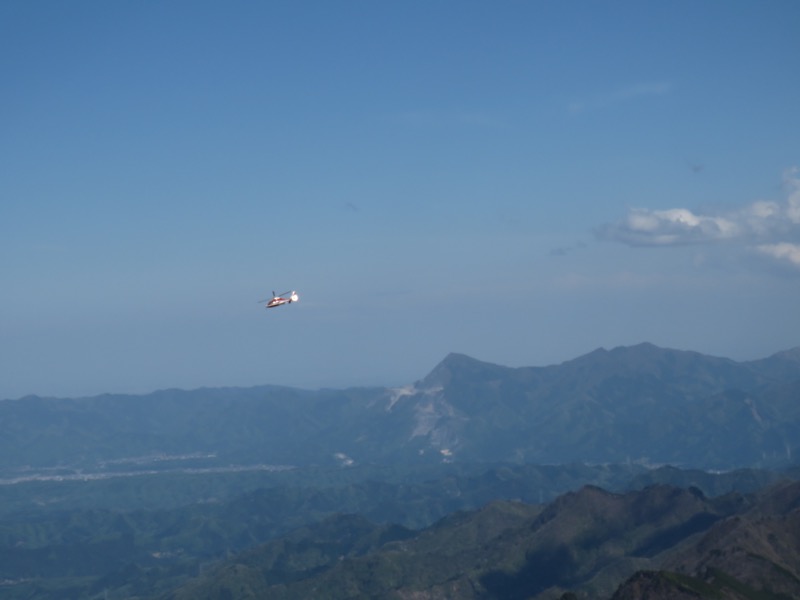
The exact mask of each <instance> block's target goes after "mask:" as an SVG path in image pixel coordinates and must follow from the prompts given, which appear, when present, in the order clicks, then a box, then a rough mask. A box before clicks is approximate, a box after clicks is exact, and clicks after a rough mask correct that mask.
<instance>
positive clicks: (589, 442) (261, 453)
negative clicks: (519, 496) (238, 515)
mask: <svg viewBox="0 0 800 600" xmlns="http://www.w3.org/2000/svg"><path fill="white" fill-rule="evenodd" d="M798 400H800V348H794V349H792V350H787V351H784V352H779V353H777V354H774V355H772V356H770V357H767V358H764V359H760V360H755V361H747V362H736V361H733V360H730V359H726V358H718V357H712V356H706V355H703V354H700V353H697V352H691V351H679V350H670V349H664V348H659V347H657V346H654V345H652V344H648V343H643V344H638V345H636V346H629V347H618V348H613V349H611V350H605V349H602V348H601V349H597V350H595V351H593V352H590V353H588V354H586V355H583V356H580V357H578V358H575V359H573V360H570V361H566V362H564V363H562V364H559V365H551V366H545V367H518V368H511V367H504V366H500V365H495V364H491V363H486V362H482V361H479V360H476V359H474V358H470V357H468V356H465V355H463V354H450V355H448V356H447V357H445V359H444V360H443V361H442V362H440V363H439V364H438V365H437V366H436V367H435V368H434V369H433V370H432V371H431V372H430V373H429V374H428V375H427V376H425V377H424V378H422V379H420V380H419V381H417V382H415V383H413V384H411V385H408V386H406V387H403V388H380V387H376V388H350V389H343V390H328V389H325V390H317V391H309V390H299V389H294V388H286V387H280V386H261V387H254V388H220V389H199V390H193V391H182V390H162V391H159V392H154V393H152V394H147V395H141V396H124V395H105V396H97V397H92V398H77V399H44V398H37V397H27V398H23V399H20V400H16V401H11V400H9V401H2V402H0V478H2V477H3V474H5V476H11V475H12V474H14V473H18V472H19V469H20V468H21V467H23V466H24V467H26V468H27V469H28V470H33V471H35V470H36V469H44V468H47V469H52V468H54V467H57V468H59V469H65V470H69V469H81V470H83V471H86V470H90V471H92V472H95V471H97V470H103V469H105V470H108V469H113V468H116V467H114V465H118V464H120V461H130V460H131V457H142V456H157V455H164V456H193V457H206V458H205V459H203V460H200V459H197V460H196V461H195V462H196V463H202V465H204V466H208V465H220V464H222V465H231V464H245V465H247V464H256V463H257V464H262V463H263V464H273V465H299V466H302V465H323V466H325V465H337V464H339V465H341V466H347V465H352V464H364V463H373V464H424V463H428V464H430V463H436V462H443V461H444V462H450V461H469V462H481V461H484V462H512V463H537V464H563V463H573V462H583V463H591V464H599V463H614V462H616V463H621V462H638V463H642V464H675V465H681V466H685V467H697V468H707V469H731V468H736V467H780V466H785V465H788V464H792V463H793V462H794V461H795V460H796V457H797V456H798V452H800V433H798V432H800V402H798ZM83 471H82V472H83Z"/></svg>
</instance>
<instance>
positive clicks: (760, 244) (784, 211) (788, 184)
mask: <svg viewBox="0 0 800 600" xmlns="http://www.w3.org/2000/svg"><path fill="white" fill-rule="evenodd" d="M783 183H784V189H786V191H787V197H786V200H785V202H771V201H763V200H761V201H758V202H753V203H752V204H749V205H747V206H745V207H744V208H741V209H738V210H735V211H730V212H726V213H721V214H703V213H698V212H694V211H692V210H689V209H687V208H670V209H665V210H650V209H645V208H634V209H631V210H630V212H629V213H628V216H627V217H626V218H625V219H623V220H621V221H618V222H616V223H610V224H607V225H604V226H602V227H600V228H598V229H597V230H596V234H597V236H598V237H599V238H601V239H606V240H612V241H616V242H621V243H623V244H627V245H629V246H685V245H688V244H712V243H721V242H729V243H736V244H739V245H741V246H744V247H746V248H747V249H749V250H752V251H753V252H755V253H757V254H759V255H761V256H765V257H768V258H771V259H774V260H777V261H781V262H784V263H788V264H790V265H793V266H796V267H798V268H800V169H797V168H792V169H789V170H787V171H786V172H785V173H784V178H783Z"/></svg>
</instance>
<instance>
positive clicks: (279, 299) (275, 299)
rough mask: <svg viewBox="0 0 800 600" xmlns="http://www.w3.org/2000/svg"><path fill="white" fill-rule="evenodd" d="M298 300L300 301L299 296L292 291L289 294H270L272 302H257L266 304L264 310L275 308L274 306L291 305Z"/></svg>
mask: <svg viewBox="0 0 800 600" xmlns="http://www.w3.org/2000/svg"><path fill="white" fill-rule="evenodd" d="M298 300H300V296H298V295H297V292H295V291H294V290H292V291H291V292H283V293H282V294H275V292H272V300H270V301H269V302H267V300H266V299H264V300H259V303H261V302H267V304H266V308H275V307H276V306H283V305H284V304H291V303H292V302H297V301H298Z"/></svg>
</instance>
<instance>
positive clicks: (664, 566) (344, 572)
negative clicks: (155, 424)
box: [164, 482, 800, 600]
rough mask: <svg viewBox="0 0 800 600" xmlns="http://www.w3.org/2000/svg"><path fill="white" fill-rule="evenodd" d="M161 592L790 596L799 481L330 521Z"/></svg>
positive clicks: (469, 598) (798, 539)
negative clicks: (439, 516)
mask: <svg viewBox="0 0 800 600" xmlns="http://www.w3.org/2000/svg"><path fill="white" fill-rule="evenodd" d="M164 597H165V598H168V599H169V600H187V599H189V598H191V599H193V600H211V599H216V598H271V599H273V600H299V599H301V598H317V599H322V600H343V599H345V598H376V599H377V598H381V599H395V600H402V599H412V598H413V599H416V600H444V599H447V598H459V599H464V600H479V599H482V600H490V599H497V600H500V599H503V600H546V599H558V598H561V599H562V600H568V599H573V600H575V599H577V598H588V599H598V600H599V599H604V600H607V599H609V598H612V597H613V600H636V599H641V598H648V599H649V600H662V599H663V600H668V599H687V600H688V599H690V598H693V599H697V598H718V599H730V600H733V599H747V598H751V599H764V600H767V599H769V600H780V599H784V600H785V599H789V598H797V597H800V483H797V482H793V483H790V482H784V483H782V484H779V485H775V486H772V487H770V488H768V489H766V490H764V491H761V492H759V493H756V494H748V495H742V494H737V493H731V494H726V495H724V496H720V497H717V498H708V497H706V496H705V495H704V494H703V493H702V492H701V491H700V490H699V489H697V488H688V489H680V488H676V487H673V486H668V485H654V486H650V487H647V488H645V489H643V490H637V491H631V492H627V493H624V494H614V493H609V492H607V491H605V490H603V489H600V488H597V487H594V486H586V487H583V488H582V489H580V490H578V491H575V492H570V493H567V494H565V495H563V496H561V497H559V498H558V499H556V500H555V501H554V502H552V503H550V504H549V505H547V506H539V505H528V504H522V503H517V502H509V501H497V502H492V503H490V504H488V505H486V506H485V507H483V508H482V509H480V510H477V511H471V512H462V513H456V514H454V515H451V516H450V517H448V518H445V519H443V520H441V521H439V522H438V523H436V524H435V525H433V526H431V527H429V528H427V529H424V530H422V531H420V532H412V531H410V530H407V529H404V528H402V527H398V526H389V525H375V524H371V523H370V522H368V521H366V520H365V519H363V518H362V517H357V516H354V515H340V516H335V517H331V518H329V519H327V520H325V521H323V522H322V523H319V524H317V525H314V526H312V527H307V528H302V529H298V530H296V531H295V532H293V533H292V534H291V535H289V536H286V537H283V538H281V539H277V540H274V541H271V542H269V543H267V544H264V545H261V546H258V547H256V548H253V549H251V550H249V551H247V552H245V553H242V554H241V555H239V556H236V557H234V558H232V559H229V560H227V561H224V562H222V563H221V564H219V565H217V566H216V567H214V568H213V569H211V570H209V571H208V572H207V573H206V574H204V576H202V577H200V578H197V579H195V580H193V581H191V582H189V583H187V584H186V585H184V586H183V587H181V588H179V589H178V590H175V591H173V592H171V593H169V594H167V595H165V596H164Z"/></svg>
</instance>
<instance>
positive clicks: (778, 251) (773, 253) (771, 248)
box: [756, 242, 800, 267]
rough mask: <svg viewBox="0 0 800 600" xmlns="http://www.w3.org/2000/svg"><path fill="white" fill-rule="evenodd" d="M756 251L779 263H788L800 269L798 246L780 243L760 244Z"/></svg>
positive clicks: (799, 248)
mask: <svg viewBox="0 0 800 600" xmlns="http://www.w3.org/2000/svg"><path fill="white" fill-rule="evenodd" d="M756 250H758V252H760V253H761V254H765V255H767V256H770V257H772V258H775V259H777V260H780V261H788V262H790V263H791V264H793V265H794V266H796V267H800V244H791V243H789V242H781V243H780V244H760V245H758V246H756Z"/></svg>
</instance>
